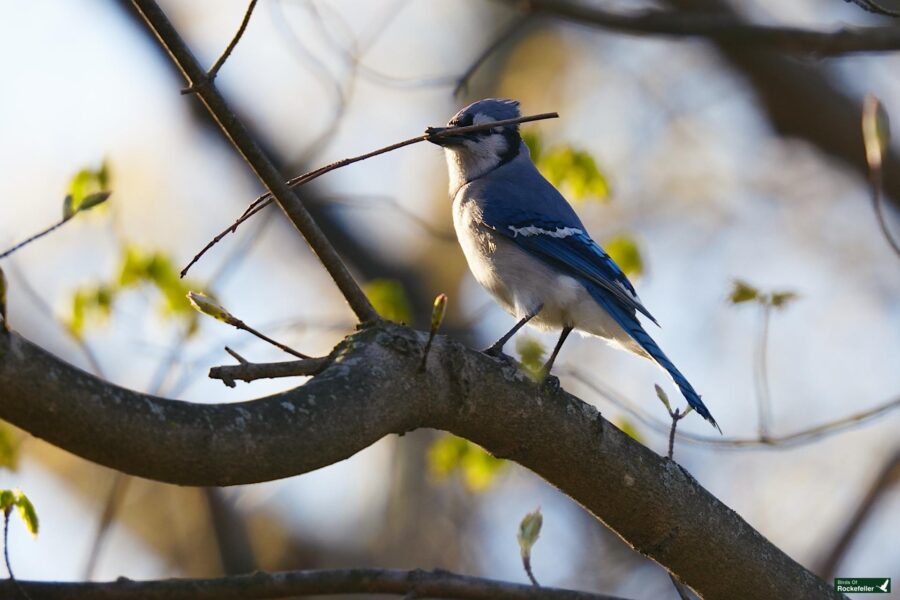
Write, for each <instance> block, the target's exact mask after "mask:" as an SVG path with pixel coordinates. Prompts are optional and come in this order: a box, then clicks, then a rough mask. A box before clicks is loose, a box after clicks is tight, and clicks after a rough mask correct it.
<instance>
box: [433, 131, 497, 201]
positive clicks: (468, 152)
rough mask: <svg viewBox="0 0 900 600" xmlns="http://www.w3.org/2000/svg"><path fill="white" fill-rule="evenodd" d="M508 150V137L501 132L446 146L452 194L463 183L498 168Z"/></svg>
mask: <svg viewBox="0 0 900 600" xmlns="http://www.w3.org/2000/svg"><path fill="white" fill-rule="evenodd" d="M504 152H506V139H505V138H504V137H503V136H502V135H501V134H499V133H495V134H493V135H489V136H487V137H484V138H480V139H479V140H477V141H476V140H467V141H465V142H463V144H462V145H460V146H448V147H445V148H444V154H445V155H446V157H447V170H448V171H449V173H450V196H451V197H452V196H453V195H454V194H456V191H457V190H458V189H459V188H461V187H462V186H463V185H465V184H466V183H468V182H469V181H472V180H473V179H478V178H479V177H481V176H482V175H484V174H485V173H488V172H490V171H492V170H494V169H496V168H497V166H498V165H499V164H500V161H501V160H502V156H503V153H504Z"/></svg>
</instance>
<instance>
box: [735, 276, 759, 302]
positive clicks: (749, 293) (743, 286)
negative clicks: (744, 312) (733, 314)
mask: <svg viewBox="0 0 900 600" xmlns="http://www.w3.org/2000/svg"><path fill="white" fill-rule="evenodd" d="M759 297H760V293H759V290H758V289H756V288H755V287H753V286H752V285H750V284H749V283H747V282H746V281H742V280H740V279H735V280H734V281H733V282H732V286H731V292H730V293H729V294H728V299H729V300H730V301H731V303H732V304H741V303H742V302H750V301H752V300H758V299H759Z"/></svg>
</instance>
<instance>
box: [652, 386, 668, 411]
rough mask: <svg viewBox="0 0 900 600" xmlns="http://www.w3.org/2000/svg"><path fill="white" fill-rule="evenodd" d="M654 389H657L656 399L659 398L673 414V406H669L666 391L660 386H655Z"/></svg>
mask: <svg viewBox="0 0 900 600" xmlns="http://www.w3.org/2000/svg"><path fill="white" fill-rule="evenodd" d="M653 387H654V388H656V397H657V398H659V401H660V402H662V403H663V405H664V406H665V407H666V410H667V411H669V412H670V413H671V412H672V405H671V404H669V396H668V394H666V392H665V390H663V389H662V388H661V387H659V385H658V384H655V383H654V384H653Z"/></svg>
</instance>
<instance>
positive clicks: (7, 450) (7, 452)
mask: <svg viewBox="0 0 900 600" xmlns="http://www.w3.org/2000/svg"><path fill="white" fill-rule="evenodd" d="M18 461H19V445H18V444H17V443H16V439H15V437H14V436H13V431H12V428H11V427H10V426H9V425H7V424H6V423H3V422H0V467H2V468H6V469H10V470H15V468H16V465H17V464H18Z"/></svg>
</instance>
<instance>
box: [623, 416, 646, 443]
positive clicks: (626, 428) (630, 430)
mask: <svg viewBox="0 0 900 600" xmlns="http://www.w3.org/2000/svg"><path fill="white" fill-rule="evenodd" d="M616 427H618V428H619V429H621V430H622V433H624V434H625V435H627V436H628V437H630V438H631V439H633V440H634V441H636V442H640V443H641V444H643V443H644V439H643V438H642V437H641V434H640V433H639V432H638V430H637V427H635V426H634V423H632V422H631V421H630V420H629V419H626V418H625V417H622V418H620V419H619V420H618V421H616Z"/></svg>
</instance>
